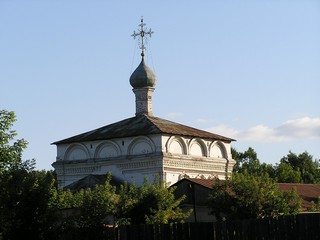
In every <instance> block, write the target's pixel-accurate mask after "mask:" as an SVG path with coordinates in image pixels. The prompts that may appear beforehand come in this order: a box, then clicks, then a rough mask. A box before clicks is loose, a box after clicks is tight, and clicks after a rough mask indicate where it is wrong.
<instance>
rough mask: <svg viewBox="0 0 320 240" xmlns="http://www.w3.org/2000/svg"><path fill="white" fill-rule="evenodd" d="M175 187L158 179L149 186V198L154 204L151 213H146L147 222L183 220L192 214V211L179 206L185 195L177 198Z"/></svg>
mask: <svg viewBox="0 0 320 240" xmlns="http://www.w3.org/2000/svg"><path fill="white" fill-rule="evenodd" d="M175 189H176V188H175V187H171V188H169V186H168V185H167V184H166V183H165V182H164V181H157V182H155V183H154V184H152V185H149V186H148V190H149V194H148V195H149V199H152V200H153V205H152V207H151V208H150V214H148V215H145V222H146V223H147V224H156V223H157V224H159V223H169V222H175V221H179V220H180V221H181V220H183V219H185V218H187V217H188V216H189V215H190V213H191V212H190V211H189V212H187V213H184V212H183V211H182V209H181V208H180V207H179V205H180V203H181V202H182V201H183V200H184V199H185V196H182V197H181V198H179V199H175V196H174V191H175ZM150 196H151V197H150Z"/></svg>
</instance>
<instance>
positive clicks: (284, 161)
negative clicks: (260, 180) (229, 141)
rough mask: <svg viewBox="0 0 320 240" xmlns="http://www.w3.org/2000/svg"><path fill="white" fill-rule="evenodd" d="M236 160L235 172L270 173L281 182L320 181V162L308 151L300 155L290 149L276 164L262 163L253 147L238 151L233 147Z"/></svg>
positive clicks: (257, 174) (259, 174) (256, 174)
mask: <svg viewBox="0 0 320 240" xmlns="http://www.w3.org/2000/svg"><path fill="white" fill-rule="evenodd" d="M231 151H232V156H233V158H234V159H235V160H236V165H235V166H234V169H233V172H234V173H248V174H251V175H255V176H261V175H265V174H266V175H268V176H269V177H271V178H273V179H274V180H275V181H277V182H279V183H320V164H319V161H318V160H313V157H312V156H311V155H310V154H308V152H303V153H301V154H299V155H297V154H295V153H292V152H291V151H289V154H287V156H284V157H283V158H281V160H280V163H279V164H276V165H274V166H273V165H272V164H266V163H260V161H259V159H258V157H257V153H256V152H255V151H254V149H253V148H251V147H249V148H248V150H246V151H244V152H243V153H242V152H238V151H237V150H236V149H234V148H232V149H231Z"/></svg>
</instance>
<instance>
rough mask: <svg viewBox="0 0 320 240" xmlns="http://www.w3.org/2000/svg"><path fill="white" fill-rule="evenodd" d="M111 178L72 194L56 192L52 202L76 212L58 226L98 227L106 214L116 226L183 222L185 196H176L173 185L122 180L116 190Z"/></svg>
mask: <svg viewBox="0 0 320 240" xmlns="http://www.w3.org/2000/svg"><path fill="white" fill-rule="evenodd" d="M110 180H111V175H108V179H107V181H106V183H105V185H100V186H98V185H97V186H95V187H94V188H93V189H90V188H88V189H84V190H80V191H79V192H76V193H74V194H72V193H71V192H70V191H69V190H67V191H61V190H60V191H58V194H57V196H56V197H55V199H56V200H55V204H54V205H55V206H57V208H59V209H61V210H62V209H68V208H74V209H75V211H74V212H75V214H74V215H73V216H72V215H71V216H70V217H69V218H67V219H65V221H62V224H61V226H60V227H62V228H67V227H72V226H79V227H90V226H101V225H102V224H105V223H107V222H105V221H104V220H105V218H106V216H109V217H113V221H114V223H115V224H117V225H125V224H142V223H168V222H175V221H182V220H183V219H185V218H186V217H188V216H189V214H190V213H184V212H183V211H182V209H181V208H180V207H179V204H180V203H181V201H183V199H184V197H181V198H179V199H175V196H174V194H173V193H174V190H175V188H169V187H168V186H167V185H166V184H165V183H164V182H163V181H156V182H155V183H153V184H150V183H148V182H147V181H145V182H144V184H143V185H142V186H141V187H137V186H136V185H135V184H130V185H129V184H127V183H123V184H121V185H120V187H119V188H118V189H116V187H114V186H112V185H111V184H110ZM76 210H78V211H76ZM76 212H77V213H76ZM109 223H110V222H109ZM112 223H113V222H112Z"/></svg>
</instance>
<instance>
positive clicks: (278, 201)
mask: <svg viewBox="0 0 320 240" xmlns="http://www.w3.org/2000/svg"><path fill="white" fill-rule="evenodd" d="M208 205H209V207H210V208H211V210H212V214H214V215H215V216H216V217H217V219H218V220H220V221H221V220H222V219H223V217H225V218H226V219H244V218H263V217H267V216H277V215H282V214H284V215H288V214H295V213H297V212H298V211H299V209H300V200H299V197H298V195H297V193H296V191H295V190H294V189H293V190H292V191H291V192H290V193H287V192H281V191H280V190H279V189H278V185H277V184H276V183H275V181H274V180H272V179H271V178H270V177H268V176H267V175H262V176H254V175H250V174H248V173H234V174H233V176H232V179H229V180H226V181H219V180H217V184H215V185H214V186H213V190H212V193H211V194H210V196H209V200H208Z"/></svg>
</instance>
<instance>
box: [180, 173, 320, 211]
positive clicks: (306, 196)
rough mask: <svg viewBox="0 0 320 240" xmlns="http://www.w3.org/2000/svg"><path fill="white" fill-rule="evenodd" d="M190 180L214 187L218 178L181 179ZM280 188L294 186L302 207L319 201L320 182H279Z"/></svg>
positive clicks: (285, 189) (284, 188)
mask: <svg viewBox="0 0 320 240" xmlns="http://www.w3.org/2000/svg"><path fill="white" fill-rule="evenodd" d="M182 181H189V182H193V183H195V184H198V185H200V186H202V187H205V188H209V189H212V188H213V186H214V185H215V183H216V182H217V180H216V179H199V178H184V179H182V180H180V181H179V182H182ZM179 182H177V183H175V184H174V186H178V185H179ZM278 186H279V190H280V191H283V192H290V191H291V190H292V189H293V188H296V189H297V193H298V195H299V197H300V199H301V201H302V202H301V208H302V209H303V210H308V209H309V208H310V207H311V205H312V202H317V200H318V198H319V196H320V184H300V183H278Z"/></svg>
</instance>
